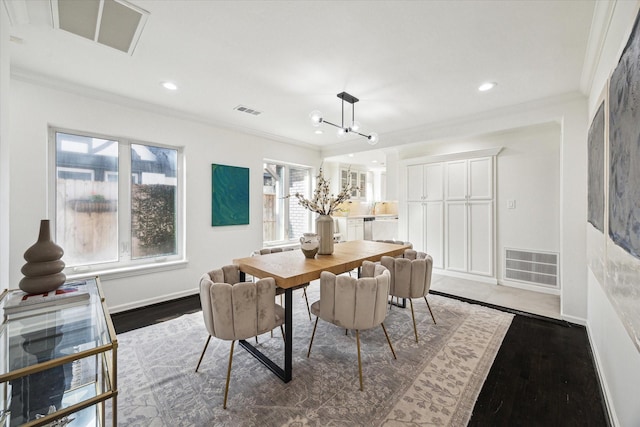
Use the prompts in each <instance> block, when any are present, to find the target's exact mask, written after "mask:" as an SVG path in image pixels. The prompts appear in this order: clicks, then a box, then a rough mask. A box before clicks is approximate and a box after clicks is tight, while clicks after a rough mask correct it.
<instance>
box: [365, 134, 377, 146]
mask: <svg viewBox="0 0 640 427" xmlns="http://www.w3.org/2000/svg"><path fill="white" fill-rule="evenodd" d="M379 140H380V137H379V136H378V134H377V133H375V132H371V134H370V135H369V136H368V137H367V142H368V143H369V145H376V144H377V143H378V141H379Z"/></svg>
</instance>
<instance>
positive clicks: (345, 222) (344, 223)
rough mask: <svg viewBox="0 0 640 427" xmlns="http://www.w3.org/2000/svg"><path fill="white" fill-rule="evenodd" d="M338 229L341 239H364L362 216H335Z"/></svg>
mask: <svg viewBox="0 0 640 427" xmlns="http://www.w3.org/2000/svg"><path fill="white" fill-rule="evenodd" d="M336 219H337V220H338V231H339V233H340V234H341V235H342V236H341V237H342V241H343V242H347V241H350V240H364V219H362V218H347V217H344V218H336Z"/></svg>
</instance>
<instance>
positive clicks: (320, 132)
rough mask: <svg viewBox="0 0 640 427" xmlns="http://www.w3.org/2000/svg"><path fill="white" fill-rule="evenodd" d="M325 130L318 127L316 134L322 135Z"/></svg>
mask: <svg viewBox="0 0 640 427" xmlns="http://www.w3.org/2000/svg"><path fill="white" fill-rule="evenodd" d="M323 133H324V132H323V131H321V130H320V129H316V131H315V134H316V135H322V134H323Z"/></svg>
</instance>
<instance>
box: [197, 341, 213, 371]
mask: <svg viewBox="0 0 640 427" xmlns="http://www.w3.org/2000/svg"><path fill="white" fill-rule="evenodd" d="M209 341H211V335H209V338H207V342H206V343H205V345H204V350H202V354H201V355H200V360H198V366H196V372H198V368H199V367H200V363H202V358H203V357H204V352H205V351H207V347H208V346H209Z"/></svg>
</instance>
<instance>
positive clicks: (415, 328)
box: [408, 298, 418, 342]
mask: <svg viewBox="0 0 640 427" xmlns="http://www.w3.org/2000/svg"><path fill="white" fill-rule="evenodd" d="M408 299H409V305H411V318H412V319H413V333H414V334H415V335H416V342H418V328H417V327H416V315H415V314H413V301H411V298H408Z"/></svg>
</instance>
